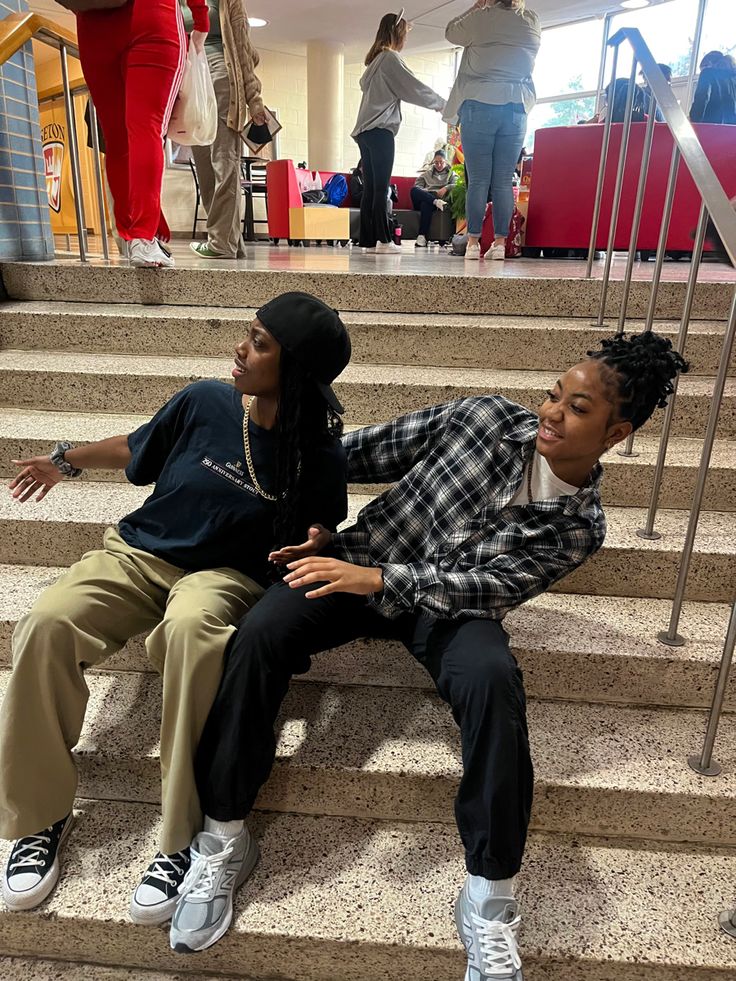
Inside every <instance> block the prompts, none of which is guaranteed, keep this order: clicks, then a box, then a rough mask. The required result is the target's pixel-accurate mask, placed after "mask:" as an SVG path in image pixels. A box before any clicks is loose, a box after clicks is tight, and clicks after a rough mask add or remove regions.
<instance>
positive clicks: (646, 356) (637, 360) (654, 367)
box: [588, 331, 690, 429]
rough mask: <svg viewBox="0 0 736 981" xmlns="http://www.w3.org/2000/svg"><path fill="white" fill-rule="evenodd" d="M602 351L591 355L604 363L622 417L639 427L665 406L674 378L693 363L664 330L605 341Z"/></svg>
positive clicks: (614, 399) (590, 353) (602, 342)
mask: <svg viewBox="0 0 736 981" xmlns="http://www.w3.org/2000/svg"><path fill="white" fill-rule="evenodd" d="M601 348H602V350H600V351H588V357H589V358H593V359H594V360H595V361H599V362H600V363H601V367H602V368H603V380H604V383H605V384H606V385H607V386H608V387H609V388H610V391H611V396H612V397H611V402H613V404H614V405H618V414H619V417H620V418H621V419H622V420H624V421H627V422H630V423H631V425H632V426H633V428H634V429H639V427H640V426H643V425H644V423H645V422H646V421H647V419H649V417H650V416H651V415H652V413H653V412H654V410H655V409H657V408H660V409H663V408H664V407H665V406H666V405H667V399H668V398H669V396H670V395H671V394H672V393H673V391H674V390H675V389H674V385H673V381H674V379H675V378H677V375H678V374H679V373H680V372H683V373H684V372H686V371H688V369H689V367H690V365H689V364H688V363H687V361H685V359H684V358H683V357H682V356H681V355H680V354H678V353H677V351H675V350H674V348H673V347H672V342H671V341H670V340H669V339H668V338H666V337H662V336H661V335H660V334H655V333H652V332H651V331H648V332H646V333H643V334H632V335H631V336H630V337H626V336H625V335H624V334H621V335H617V336H616V337H613V338H611V339H610V340H604V341H601Z"/></svg>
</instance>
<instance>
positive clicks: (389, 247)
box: [376, 242, 401, 255]
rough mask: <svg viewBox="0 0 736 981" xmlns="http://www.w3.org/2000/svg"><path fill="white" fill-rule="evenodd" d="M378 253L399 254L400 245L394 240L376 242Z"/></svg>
mask: <svg viewBox="0 0 736 981" xmlns="http://www.w3.org/2000/svg"><path fill="white" fill-rule="evenodd" d="M376 252H377V253H378V255H401V246H400V245H397V244H396V242H376Z"/></svg>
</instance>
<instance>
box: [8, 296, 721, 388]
mask: <svg viewBox="0 0 736 981" xmlns="http://www.w3.org/2000/svg"><path fill="white" fill-rule="evenodd" d="M255 313H256V311H255V310H254V309H248V308H245V309H243V308H237V307H233V308H227V307H226V308H223V307H198V306H190V307H169V306H141V305H139V304H127V303H119V304H116V305H115V307H114V308H113V309H112V310H111V309H110V306H109V304H107V303H105V304H101V303H62V304H59V303H47V302H32V301H30V302H10V303H6V304H4V305H3V306H2V307H0V348H11V349H12V348H18V349H23V350H27V349H29V348H32V349H58V350H64V351H80V352H84V353H87V352H90V351H99V352H101V353H108V352H110V351H116V352H119V353H121V354H123V353H126V352H127V353H133V354H136V355H139V356H141V355H147V354H154V355H156V354H159V355H167V354H181V355H190V356H192V355H202V356H207V357H223V356H228V355H230V353H231V351H232V349H233V347H234V345H235V344H236V343H237V341H239V340H240V339H241V336H242V334H243V328H244V324H246V323H247V322H248V321H249V320H250V319H251V318H252V317H254V316H255ZM342 319H343V322H344V323H345V325H346V327H347V328H348V330H349V331H350V337H351V340H352V347H353V355H352V360H353V362H354V363H373V364H376V363H383V364H392V363H396V362H402V363H408V364H416V365H419V364H423V365H447V366H451V367H461V366H467V367H476V366H478V365H481V364H485V365H488V366H491V365H492V366H493V367H495V368H528V369H538V368H541V369H546V370H553V369H557V370H558V371H563V370H565V369H566V368H567V367H569V365H571V364H573V363H574V362H575V361H576V360H578V359H579V358H581V357H583V355H584V354H585V352H586V351H587V350H589V349H590V348H592V347H595V346H597V345H598V343H599V341H600V340H601V339H602V338H604V337H609V336H610V334H611V332H612V329H613V328H612V327H611V326H610V325H607V326H605V327H595V326H593V325H591V321H590V318H587V319H583V318H580V319H573V318H561V317H544V318H540V317H484V316H478V315H475V316H474V315H472V314H469V315H463V316H460V315H457V314H442V315H436V314H432V313H419V314H406V313H405V314H396V313H352V312H350V311H348V312H345V313H343V314H342ZM643 328H644V323H643V321H635V320H633V321H630V322H629V323H628V324H627V330H629V331H630V332H631V333H636V332H637V331H640V330H643ZM678 329H679V323H678V322H674V321H657V322H656V324H655V330H656V331H657V332H658V333H660V334H664V335H665V336H667V337H670V338H671V339H673V340H674V338H675V337H676V336H677V332H678ZM723 333H724V324H723V323H721V322H718V321H713V320H710V321H698V320H695V321H693V322H692V323H691V325H690V330H689V338H688V346H687V351H688V358H689V360H690V361H691V369H690V370H691V372H693V373H697V374H715V373H716V371H717V370H718V363H719V358H720V352H721V347H722V343H723ZM733 364H734V366H735V369H734V370H736V353H735V354H734V356H733Z"/></svg>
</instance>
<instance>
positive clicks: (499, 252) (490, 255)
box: [486, 242, 506, 262]
mask: <svg viewBox="0 0 736 981" xmlns="http://www.w3.org/2000/svg"><path fill="white" fill-rule="evenodd" d="M505 258H506V246H505V245H504V244H503V242H500V243H499V244H498V245H492V246H491V247H490V249H489V250H488V251H487V252H486V259H495V260H496V261H497V262H498V261H500V262H503V260H504V259H505Z"/></svg>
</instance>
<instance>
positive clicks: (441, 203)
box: [434, 198, 447, 211]
mask: <svg viewBox="0 0 736 981" xmlns="http://www.w3.org/2000/svg"><path fill="white" fill-rule="evenodd" d="M434 206H435V208H436V209H437V210H438V211H444V210H445V208H446V207H447V201H445V199H444V198H435V199H434Z"/></svg>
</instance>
